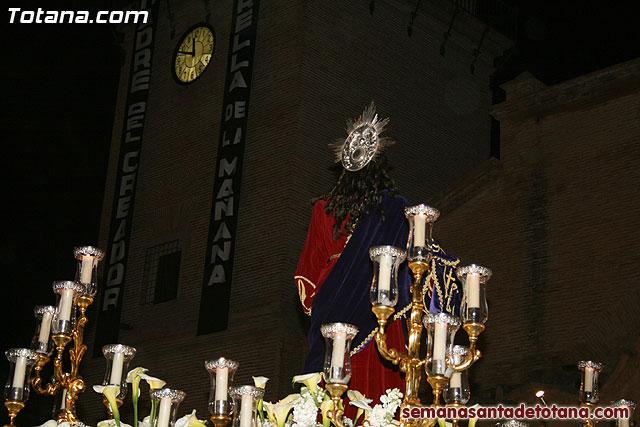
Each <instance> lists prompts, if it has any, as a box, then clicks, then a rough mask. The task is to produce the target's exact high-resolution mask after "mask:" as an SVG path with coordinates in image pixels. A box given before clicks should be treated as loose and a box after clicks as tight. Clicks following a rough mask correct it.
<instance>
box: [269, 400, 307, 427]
mask: <svg viewBox="0 0 640 427" xmlns="http://www.w3.org/2000/svg"><path fill="white" fill-rule="evenodd" d="M299 398H300V395H299V394H297V393H294V394H290V395H289V396H287V397H285V398H284V399H282V400H280V401H279V402H278V403H276V404H275V405H274V406H273V414H274V416H275V418H276V423H277V425H278V427H284V423H285V422H286V421H287V416H288V415H289V412H291V410H292V409H293V405H294V403H295V402H296V400H298V399H299Z"/></svg>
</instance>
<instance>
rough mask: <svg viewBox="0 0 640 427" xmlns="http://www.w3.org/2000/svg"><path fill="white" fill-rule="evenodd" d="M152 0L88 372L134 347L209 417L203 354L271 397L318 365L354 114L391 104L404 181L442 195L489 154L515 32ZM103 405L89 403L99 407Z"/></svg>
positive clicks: (343, 10) (450, 11)
mask: <svg viewBox="0 0 640 427" xmlns="http://www.w3.org/2000/svg"><path fill="white" fill-rule="evenodd" d="M147 6H148V7H149V10H151V11H153V17H154V20H153V22H152V23H149V24H145V25H139V26H137V27H136V28H133V27H131V28H129V27H127V29H126V31H125V42H124V45H123V47H124V48H125V49H126V54H125V63H124V65H123V68H122V70H123V71H122V75H121V81H120V88H119V94H118V102H117V106H116V115H115V123H114V128H113V136H112V144H111V151H110V161H109V168H108V174H107V183H106V187H105V198H104V210H103V217H102V222H101V224H102V225H101V237H100V242H99V246H100V247H102V248H104V249H105V250H106V251H107V256H106V257H105V260H104V261H103V263H102V265H101V275H100V278H101V280H100V287H101V294H100V296H99V297H98V298H97V300H96V303H95V308H94V310H95V314H94V315H95V316H96V321H95V322H94V321H93V318H92V320H91V323H90V325H91V329H90V335H91V337H90V339H89V343H90V345H92V346H93V353H94V356H95V357H94V358H92V359H88V360H87V361H86V366H83V369H84V370H85V371H86V372H90V374H88V375H87V377H88V381H89V383H91V384H93V383H98V382H100V381H101V377H100V373H101V372H103V369H104V368H103V364H104V361H103V360H102V359H101V357H100V347H101V346H102V345H104V344H111V343H114V342H119V343H122V344H126V345H131V346H134V347H136V348H137V350H138V353H137V355H136V356H135V359H134V360H133V362H132V365H131V366H132V367H133V366H143V367H146V368H148V369H149V373H150V374H151V375H153V376H156V377H159V378H162V379H163V380H165V381H167V385H168V386H170V387H172V388H177V389H182V390H185V391H186V392H187V397H186V399H185V401H184V402H183V404H182V407H183V409H184V410H185V411H187V410H189V411H190V410H191V408H196V409H198V412H199V415H200V417H204V416H205V415H206V406H207V399H208V392H209V378H208V374H207V372H206V371H205V369H204V366H203V364H204V361H205V360H206V359H211V358H217V357H219V356H225V357H227V358H230V359H233V360H236V361H237V362H239V365H240V366H239V369H238V371H237V373H236V377H235V384H237V385H241V384H251V383H252V380H251V377H252V376H266V377H269V378H270V381H269V383H268V384H267V389H266V399H267V400H273V399H277V398H281V397H283V396H284V395H286V394H287V393H288V392H290V390H291V387H290V382H291V377H292V376H293V375H296V374H298V373H299V371H300V369H301V367H302V365H303V360H304V356H305V352H306V346H307V344H306V336H305V333H306V328H307V327H308V325H307V323H308V320H307V318H306V316H305V315H304V313H303V311H302V308H301V305H300V302H299V301H298V295H297V289H296V288H295V284H294V281H293V273H294V271H295V266H296V263H297V259H298V255H299V253H300V251H301V248H302V245H303V243H304V239H305V235H306V229H307V224H308V221H309V218H310V215H311V207H312V205H311V203H310V200H311V199H312V198H313V197H316V196H318V195H320V194H322V193H324V192H326V191H328V190H329V189H330V188H331V185H332V183H333V182H334V180H335V174H334V172H333V171H332V170H331V167H332V164H333V162H334V159H333V154H332V152H331V150H330V149H329V148H328V144H329V143H332V142H334V141H335V140H338V139H341V138H345V137H346V134H345V132H344V121H345V120H346V119H348V118H351V119H355V118H356V117H357V116H358V115H359V114H360V112H361V111H362V109H363V108H364V107H365V106H366V105H368V104H369V103H370V102H371V101H372V100H373V101H375V102H376V104H377V107H378V113H379V114H380V115H381V116H382V117H390V118H391V122H390V124H389V125H388V127H387V131H386V132H385V135H387V136H388V137H390V138H392V139H394V140H395V141H396V144H395V145H394V146H393V147H391V148H389V149H388V150H387V156H388V158H389V160H390V163H391V165H392V166H394V167H395V168H394V170H393V172H392V176H393V178H394V179H395V181H396V183H397V186H398V188H399V190H400V192H401V193H402V194H403V195H404V196H406V197H407V198H408V199H409V200H410V201H411V202H414V203H416V204H417V203H422V202H425V201H426V200H427V199H428V198H430V197H432V196H433V195H434V194H436V193H437V192H438V191H439V190H441V189H442V188H445V187H447V186H451V185H453V184H454V183H456V182H457V181H459V180H460V179H462V178H463V177H464V176H465V175H466V174H467V173H468V172H469V171H471V170H473V169H474V168H476V167H478V166H479V165H481V164H482V163H483V162H485V161H486V160H487V159H489V155H490V152H489V150H490V133H491V118H490V116H489V114H488V109H489V107H490V105H491V91H490V85H489V81H490V77H491V75H492V74H493V72H494V69H493V61H494V59H495V58H496V57H498V56H500V55H501V54H502V52H503V51H504V50H505V49H506V48H508V47H509V46H510V44H511V43H510V41H509V40H508V39H507V38H505V37H504V36H502V35H501V34H499V33H498V32H496V31H494V30H493V29H489V28H488V27H487V25H486V24H485V23H484V22H482V21H480V20H478V19H477V18H476V17H474V16H473V15H472V14H470V13H468V12H466V11H456V7H455V5H454V4H453V3H450V2H448V1H433V2H429V3H428V4H425V5H422V6H421V7H420V8H419V9H417V10H415V9H414V7H415V3H414V2H408V1H395V0H393V1H384V2H382V1H377V2H375V10H374V11H373V13H371V10H370V4H369V2H364V1H353V2H352V1H349V2H345V1H338V0H336V1H333V2H316V1H301V2H290V1H280V0H261V1H257V0H253V1H251V0H236V1H216V2H202V1H196V0H193V1H180V2H170V4H169V3H167V2H158V3H155V4H149V5H147ZM143 7H144V5H143ZM408 25H411V35H410V36H409V35H408V33H407V26H408ZM444 34H447V35H446V36H443V35H444ZM472 65H473V73H472V72H471V66H472ZM459 226H460V227H463V228H464V227H472V225H471V224H468V223H467V224H459ZM448 249H449V250H451V251H454V252H455V250H456V248H455V244H453V245H451V244H449V246H448ZM99 400H100V399H99V396H97V395H96V396H93V395H92V393H87V396H84V397H83V399H80V402H79V411H80V412H81V413H83V414H90V416H89V418H88V420H91V419H92V418H93V419H100V417H101V416H103V412H101V409H100V404H99ZM125 406H126V405H125ZM125 411H126V408H125ZM125 413H126V412H125ZM125 419H126V415H125Z"/></svg>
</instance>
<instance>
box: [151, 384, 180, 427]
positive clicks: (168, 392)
mask: <svg viewBox="0 0 640 427" xmlns="http://www.w3.org/2000/svg"><path fill="white" fill-rule="evenodd" d="M186 395H187V394H186V393H185V392H184V391H181V390H174V389H172V388H161V389H159V390H153V391H152V392H151V399H152V400H153V401H154V402H156V405H157V407H158V416H157V417H156V418H155V419H154V422H153V425H152V426H151V427H173V426H174V425H175V424H176V417H177V415H178V406H179V405H180V402H182V400H183V399H184V397H185V396H186Z"/></svg>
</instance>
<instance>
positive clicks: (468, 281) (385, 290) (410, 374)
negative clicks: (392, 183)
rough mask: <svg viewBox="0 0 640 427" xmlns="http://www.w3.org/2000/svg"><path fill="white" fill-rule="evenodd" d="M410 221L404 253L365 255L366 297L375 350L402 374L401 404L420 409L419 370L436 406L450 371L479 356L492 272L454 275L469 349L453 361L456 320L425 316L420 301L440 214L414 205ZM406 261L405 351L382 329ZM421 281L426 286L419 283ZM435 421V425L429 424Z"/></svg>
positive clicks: (464, 270) (380, 250)
mask: <svg viewBox="0 0 640 427" xmlns="http://www.w3.org/2000/svg"><path fill="white" fill-rule="evenodd" d="M405 215H406V217H407V219H408V221H409V242H408V246H407V250H406V252H405V250H404V249H401V248H395V247H391V246H378V247H373V248H371V249H370V251H369V255H370V257H371V260H372V261H373V263H374V278H373V283H372V286H371V294H370V297H371V298H370V299H371V303H372V311H373V313H374V314H375V315H376V317H377V319H378V326H379V327H378V330H377V332H376V334H375V341H376V346H377V348H378V351H379V353H380V354H381V355H382V357H384V358H385V359H386V360H388V361H390V362H391V363H393V364H395V365H399V368H400V371H401V372H404V373H405V374H406V377H405V382H406V393H405V397H404V400H403V403H402V405H403V406H420V405H421V401H420V398H419V396H418V389H419V387H420V381H421V379H422V367H423V366H424V368H425V371H426V374H427V381H428V383H429V384H430V386H431V388H432V391H433V405H432V406H440V404H441V403H440V397H441V395H442V390H443V388H444V387H445V386H446V385H447V384H448V383H449V379H450V378H451V376H452V374H453V373H454V372H463V371H465V370H466V369H468V368H469V367H470V366H471V365H472V364H474V363H475V362H476V361H478V359H480V357H481V355H482V354H481V352H480V350H478V349H477V348H476V344H477V341H478V336H479V335H480V334H481V333H482V332H483V331H484V329H485V326H484V324H485V322H486V320H487V303H486V297H485V285H486V282H487V280H488V279H489V277H490V276H491V270H489V269H488V268H485V267H482V266H479V265H473V264H472V265H469V266H466V267H461V268H458V269H457V271H456V274H457V276H458V278H459V279H460V281H461V282H462V284H463V300H462V306H461V308H460V314H461V317H462V327H463V329H464V330H465V331H466V333H467V335H468V338H469V348H468V350H467V351H466V352H465V356H464V357H463V358H457V357H456V358H454V357H453V355H452V346H453V339H454V336H455V333H456V331H457V329H458V327H459V325H460V321H459V320H458V318H457V317H455V316H453V315H450V314H447V313H439V314H429V313H426V312H425V303H424V298H425V296H426V295H427V293H428V287H429V278H428V277H427V278H426V279H425V278H424V276H425V273H427V272H428V271H429V269H430V268H431V264H432V260H433V253H432V252H431V249H430V248H432V247H433V241H432V237H431V233H432V229H433V223H434V222H435V221H436V219H438V217H439V215H440V212H439V211H438V210H437V209H434V208H432V207H430V206H427V205H417V206H412V207H408V208H406V209H405ZM405 256H406V258H407V260H408V264H409V268H410V269H411V271H412V272H413V277H414V281H413V283H412V285H411V287H410V294H411V306H410V307H411V312H410V316H409V318H408V320H407V327H408V332H409V340H408V345H407V352H406V353H401V352H399V351H398V350H397V349H394V348H391V349H390V348H388V347H387V342H386V338H387V337H386V333H385V327H386V326H387V323H389V319H390V318H391V316H392V315H393V313H394V312H395V305H396V303H397V301H398V283H397V275H396V273H397V270H398V267H399V265H400V264H401V263H402V262H403V261H404V259H405ZM423 280H424V281H425V285H423V284H422V282H423ZM423 325H424V327H425V328H426V330H427V335H428V337H427V338H428V339H427V354H426V357H425V358H421V357H420V344H421V340H422V329H423ZM434 422H435V421H434Z"/></svg>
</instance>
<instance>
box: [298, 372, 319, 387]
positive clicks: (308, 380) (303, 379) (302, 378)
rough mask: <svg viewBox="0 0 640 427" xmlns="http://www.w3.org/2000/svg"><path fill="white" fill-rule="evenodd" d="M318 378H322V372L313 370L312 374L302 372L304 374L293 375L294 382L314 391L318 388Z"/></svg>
mask: <svg viewBox="0 0 640 427" xmlns="http://www.w3.org/2000/svg"><path fill="white" fill-rule="evenodd" d="M320 380H322V373H320V372H315V373H313V374H304V375H296V376H295V377H293V382H294V383H302V384H304V385H305V386H306V387H307V388H308V389H309V390H311V391H316V389H317V388H318V384H320Z"/></svg>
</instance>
